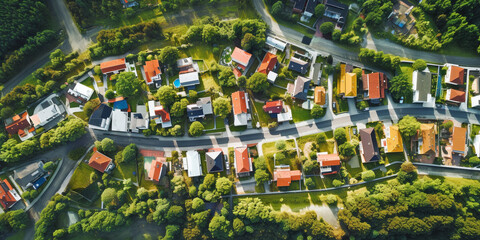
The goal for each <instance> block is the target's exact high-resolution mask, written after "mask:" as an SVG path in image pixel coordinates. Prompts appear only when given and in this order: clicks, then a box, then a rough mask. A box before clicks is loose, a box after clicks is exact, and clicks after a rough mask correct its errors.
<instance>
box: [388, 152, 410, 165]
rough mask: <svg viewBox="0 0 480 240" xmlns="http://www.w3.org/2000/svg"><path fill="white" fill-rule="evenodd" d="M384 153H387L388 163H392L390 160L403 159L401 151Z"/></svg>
mask: <svg viewBox="0 0 480 240" xmlns="http://www.w3.org/2000/svg"><path fill="white" fill-rule="evenodd" d="M386 155H387V161H388V163H392V162H395V161H400V162H403V161H405V155H404V154H403V152H401V153H387V154H386Z"/></svg>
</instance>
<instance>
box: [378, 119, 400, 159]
mask: <svg viewBox="0 0 480 240" xmlns="http://www.w3.org/2000/svg"><path fill="white" fill-rule="evenodd" d="M383 132H384V133H385V138H386V139H382V146H383V149H384V150H385V152H386V153H394V152H403V142H402V135H400V131H399V130H398V126H397V125H393V126H390V127H385V128H384V129H383Z"/></svg>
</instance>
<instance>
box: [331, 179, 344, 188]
mask: <svg viewBox="0 0 480 240" xmlns="http://www.w3.org/2000/svg"><path fill="white" fill-rule="evenodd" d="M332 185H333V186H334V187H340V186H342V185H343V182H342V181H340V180H338V179H333V182H332Z"/></svg>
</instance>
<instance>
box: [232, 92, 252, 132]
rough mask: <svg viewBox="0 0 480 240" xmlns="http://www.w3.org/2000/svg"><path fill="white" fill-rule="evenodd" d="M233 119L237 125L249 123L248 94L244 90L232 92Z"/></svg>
mask: <svg viewBox="0 0 480 240" xmlns="http://www.w3.org/2000/svg"><path fill="white" fill-rule="evenodd" d="M232 107H233V120H234V125H235V126H245V125H247V123H248V94H247V93H245V92H244V91H236V92H234V93H232Z"/></svg>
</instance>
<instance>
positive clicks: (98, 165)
mask: <svg viewBox="0 0 480 240" xmlns="http://www.w3.org/2000/svg"><path fill="white" fill-rule="evenodd" d="M88 166H90V167H92V168H94V169H95V170H97V171H99V172H101V173H111V172H112V170H113V169H114V168H115V164H114V163H113V160H112V159H111V158H109V157H107V156H105V155H104V154H102V153H101V152H99V151H95V152H93V154H92V156H91V157H90V160H89V161H88Z"/></svg>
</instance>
